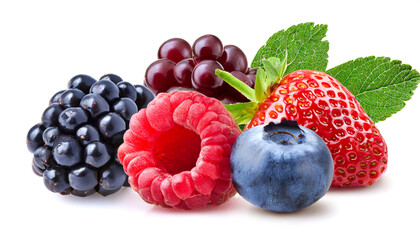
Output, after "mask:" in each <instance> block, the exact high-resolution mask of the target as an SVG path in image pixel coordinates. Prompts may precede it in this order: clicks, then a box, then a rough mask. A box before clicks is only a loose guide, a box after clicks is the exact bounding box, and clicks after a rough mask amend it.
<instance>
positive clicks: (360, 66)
mask: <svg viewBox="0 0 420 240" xmlns="http://www.w3.org/2000/svg"><path fill="white" fill-rule="evenodd" d="M327 73H328V74H329V75H331V76H332V77H334V78H335V79H337V80H338V81H339V82H341V83H342V84H343V85H344V86H345V87H346V88H347V89H348V90H349V91H350V92H351V93H352V94H353V95H354V96H355V97H356V99H357V100H358V101H359V103H360V104H361V105H362V107H363V109H364V110H365V111H366V113H367V114H368V116H369V117H370V118H371V119H372V120H373V121H374V122H379V121H383V120H385V119H386V118H388V117H390V116H391V115H392V114H394V113H396V112H398V111H400V110H401V109H402V108H403V107H404V106H405V101H407V100H409V99H410V98H411V96H412V95H413V91H414V90H415V89H416V88H417V85H418V84H419V82H420V74H419V72H418V71H416V70H413V69H412V68H411V66H410V65H407V64H402V63H401V61H399V60H394V61H391V59H390V58H387V57H374V56H371V57H365V58H358V59H356V60H352V61H348V62H346V63H343V64H341V65H339V66H337V67H334V68H332V69H330V70H328V71H327Z"/></svg>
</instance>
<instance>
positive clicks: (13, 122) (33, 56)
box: [0, 0, 420, 239]
mask: <svg viewBox="0 0 420 240" xmlns="http://www.w3.org/2000/svg"><path fill="white" fill-rule="evenodd" d="M60 2H61V1H44V0H37V1H7V2H6V1H1V2H0V73H1V75H0V82H1V85H0V86H1V87H0V91H1V93H0V98H1V101H0V103H1V109H0V111H1V117H0V121H1V123H0V127H1V130H0V133H1V137H0V141H1V144H0V147H1V163H0V167H1V171H0V186H1V188H0V194H1V199H2V203H1V204H0V219H1V223H0V238H1V239H51V238H60V239H75V238H80V239H85V238H88V237H98V239H111V238H115V239H125V238H126V239H163V238H164V237H166V238H167V239H210V238H211V239H227V238H231V239H233V238H234V239H303V237H307V238H311V239H321V238H335V239H368V238H375V239H380V238H384V237H390V238H394V237H399V238H400V239H419V237H420V232H419V229H418V224H419V220H418V219H419V217H418V216H419V215H420V205H419V203H420V197H419V196H420V194H419V192H420V190H419V184H418V182H419V177H418V174H419V169H420V156H419V149H420V148H419V141H418V139H419V135H420V130H419V128H418V124H419V118H420V113H419V112H420V90H417V91H416V92H415V94H414V96H413V98H412V99H411V100H410V101H409V102H407V106H406V107H405V108H404V109H403V110H402V111H400V112H399V113H398V114H396V115H394V116H392V117H391V118H389V119H387V120H386V121H384V122H380V123H378V124H377V127H378V128H379V129H380V131H381V133H382V134H383V136H384V138H385V140H386V141H387V144H388V148H389V165H388V170H387V172H386V173H385V175H384V176H383V178H382V179H381V180H379V181H378V182H377V183H376V184H375V185H373V186H370V187H365V188H356V189H333V190H330V191H329V192H328V193H327V194H326V195H325V197H324V198H322V199H321V200H320V201H319V202H317V203H316V204H314V205H312V206H310V207H309V208H307V209H304V210H303V211H300V212H297V213H293V214H275V213H271V212H268V211H264V210H261V209H258V208H257V207H254V206H252V205H250V204H248V203H247V202H246V201H245V200H243V199H242V198H240V197H239V196H238V195H237V196H235V197H234V198H233V199H231V200H230V201H229V202H227V203H225V204H224V205H222V206H220V207H213V208H206V209H203V210H199V211H187V212H186V211H171V210H167V209H161V208H156V207H152V206H151V205H148V204H146V203H144V202H143V201H142V200H141V198H140V197H138V196H137V195H136V194H135V193H134V192H133V191H132V190H131V189H129V188H127V189H125V190H122V191H120V192H118V193H117V194H114V195H112V196H109V197H106V198H104V197H101V196H99V195H93V196H90V197H87V198H79V197H74V196H60V195H59V194H53V193H51V192H49V191H48V190H47V189H46V188H45V187H44V185H43V182H42V179H41V178H40V177H37V176H36V175H35V174H33V173H32V170H31V159H32V156H31V154H30V153H29V152H28V151H27V148H26V145H25V138H26V133H27V131H28V130H29V128H30V127H31V126H32V125H34V124H35V123H37V122H39V121H40V117H41V114H42V112H43V110H44V109H45V107H46V106H47V104H48V100H49V98H50V97H51V96H52V94H53V93H55V92H56V91H58V90H60V89H64V88H65V87H66V84H67V81H68V80H69V79H70V78H71V77H72V76H73V75H76V74H79V73H85V74H89V75H91V76H93V77H95V78H99V77H100V76H101V75H103V74H105V73H116V74H119V75H120V76H121V77H122V78H123V79H125V80H126V81H130V82H132V83H135V84H138V83H142V82H143V76H144V72H145V69H146V68H147V66H148V65H149V64H150V63H151V62H153V61H154V60H155V59H156V57H157V56H156V55H157V49H158V47H159V45H160V44H161V43H162V42H163V41H165V40H167V39H169V38H172V37H181V38H184V39H186V40H188V41H189V42H190V43H192V42H193V41H194V40H195V39H196V38H197V37H199V36H201V35H203V34H207V33H211V34H215V35H217V36H219V37H220V39H221V40H222V41H223V43H224V44H235V45H237V46H239V47H240V48H242V50H243V51H244V52H245V53H246V54H247V56H248V60H249V62H251V60H252V58H253V56H254V55H255V53H256V52H257V50H258V48H259V47H260V46H261V45H263V44H264V43H265V41H266V40H267V39H268V38H269V37H270V36H271V35H272V34H273V33H274V32H276V31H278V30H280V29H285V28H288V27H289V26H291V25H294V24H298V23H301V22H308V21H312V22H315V23H318V24H321V23H322V24H328V25H329V31H328V34H327V40H329V42H330V51H329V67H333V66H336V65H338V64H340V63H343V62H345V61H348V60H351V59H354V58H357V57H364V56H370V55H376V56H388V57H391V58H392V59H400V60H402V61H403V62H404V63H408V64H410V65H412V66H413V68H417V69H420V57H419V56H420V47H419V44H420V43H419V36H420V34H419V30H420V20H419V19H420V18H419V7H420V4H419V2H418V1H403V0H399V1H378V2H373V1H366V0H364V1H331V2H323V1H287V2H282V1H279V0H278V1H273V2H265V1H261V0H260V1H244V0H242V1H238V2H233V1H226V0H225V1H216V0H213V1H191V2H187V1H113V2H111V1H104V0H102V1H74V0H73V1H68V3H67V4H65V3H60ZM6 236H8V237H6ZM91 239H92V238H91Z"/></svg>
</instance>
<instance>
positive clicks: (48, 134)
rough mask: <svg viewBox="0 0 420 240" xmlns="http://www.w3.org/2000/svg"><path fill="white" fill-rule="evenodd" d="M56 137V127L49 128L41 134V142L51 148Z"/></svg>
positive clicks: (58, 134)
mask: <svg viewBox="0 0 420 240" xmlns="http://www.w3.org/2000/svg"><path fill="white" fill-rule="evenodd" d="M58 136H60V129H59V128H58V127H49V128H47V129H45V130H44V132H43V133H42V140H43V141H44V143H45V145H46V146H49V147H52V146H53V145H54V142H55V140H57V138H58Z"/></svg>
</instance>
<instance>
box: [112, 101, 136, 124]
mask: <svg viewBox="0 0 420 240" xmlns="http://www.w3.org/2000/svg"><path fill="white" fill-rule="evenodd" d="M112 109H113V110H114V112H116V113H118V114H119V115H120V116H121V117H122V118H123V119H124V120H125V121H126V122H127V123H128V121H130V118H131V116H133V114H135V113H137V112H138V109H137V105H136V103H135V102H134V101H133V100H131V99H130V98H121V99H119V100H118V101H116V102H115V103H114V105H113V106H112Z"/></svg>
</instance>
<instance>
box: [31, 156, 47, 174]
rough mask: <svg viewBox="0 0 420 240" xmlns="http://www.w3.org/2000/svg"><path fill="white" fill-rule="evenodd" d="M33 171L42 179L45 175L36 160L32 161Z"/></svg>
mask: <svg viewBox="0 0 420 240" xmlns="http://www.w3.org/2000/svg"><path fill="white" fill-rule="evenodd" d="M32 171H33V172H34V173H35V174H36V175H37V176H40V177H42V175H43V174H44V171H45V170H44V169H41V168H39V167H37V166H36V164H35V160H32Z"/></svg>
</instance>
